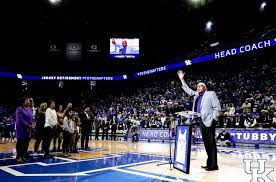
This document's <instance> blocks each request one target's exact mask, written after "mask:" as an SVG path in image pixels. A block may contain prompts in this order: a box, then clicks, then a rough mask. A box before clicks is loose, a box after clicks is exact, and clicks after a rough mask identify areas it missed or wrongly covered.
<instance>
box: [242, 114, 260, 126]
mask: <svg viewBox="0 0 276 182" xmlns="http://www.w3.org/2000/svg"><path fill="white" fill-rule="evenodd" d="M256 124H257V120H256V118H253V117H252V116H251V115H247V117H246V118H245V120H244V126H245V127H246V128H254V127H255V126H256Z"/></svg>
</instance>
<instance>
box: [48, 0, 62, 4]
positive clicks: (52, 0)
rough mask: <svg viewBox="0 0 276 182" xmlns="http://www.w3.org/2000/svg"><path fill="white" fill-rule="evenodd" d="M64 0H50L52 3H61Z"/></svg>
mask: <svg viewBox="0 0 276 182" xmlns="http://www.w3.org/2000/svg"><path fill="white" fill-rule="evenodd" d="M61 1H62V0H49V2H50V4H52V5H57V4H59V3H61Z"/></svg>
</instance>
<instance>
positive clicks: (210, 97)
mask: <svg viewBox="0 0 276 182" xmlns="http://www.w3.org/2000/svg"><path fill="white" fill-rule="evenodd" d="M177 74H178V77H179V79H180V81H181V83H182V89H183V90H184V91H185V92H186V93H187V94H188V95H189V96H194V102H193V109H192V110H193V111H194V112H198V113H200V115H201V117H200V119H199V126H200V131H201V134H202V139H203V142H204V146H205V150H206V153H207V156H208V158H207V165H206V166H201V167H202V168H204V169H206V170H207V171H213V170H218V163H217V145H216V138H215V137H216V134H215V125H216V122H217V121H218V117H219V115H220V111H221V107H220V103H219V100H218V97H217V96H216V93H215V92H214V91H207V89H206V85H205V84H204V83H202V82H200V83H198V84H197V91H194V90H192V89H190V88H189V86H188V85H187V84H186V82H185V80H184V75H185V73H184V72H183V71H182V70H179V71H178V72H177Z"/></svg>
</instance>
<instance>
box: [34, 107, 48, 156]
mask: <svg viewBox="0 0 276 182" xmlns="http://www.w3.org/2000/svg"><path fill="white" fill-rule="evenodd" d="M46 109H47V103H46V102H44V103H41V104H40V107H39V110H38V112H37V114H36V126H35V140H36V141H35V144H34V155H35V156H36V155H37V151H38V148H39V145H40V143H41V141H42V139H43V136H44V133H43V131H44V125H45V112H46Z"/></svg>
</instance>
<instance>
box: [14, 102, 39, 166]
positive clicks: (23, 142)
mask: <svg viewBox="0 0 276 182" xmlns="http://www.w3.org/2000/svg"><path fill="white" fill-rule="evenodd" d="M30 106H31V103H30V99H29V97H24V98H23V101H22V106H20V107H18V108H17V109H16V138H17V142H16V158H15V160H16V161H17V162H18V163H22V162H25V161H26V160H27V158H29V157H30V156H29V154H28V147H29V142H30V138H31V135H30V132H31V129H32V128H33V127H34V126H33V123H32V122H33V113H32V109H31V107H30Z"/></svg>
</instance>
